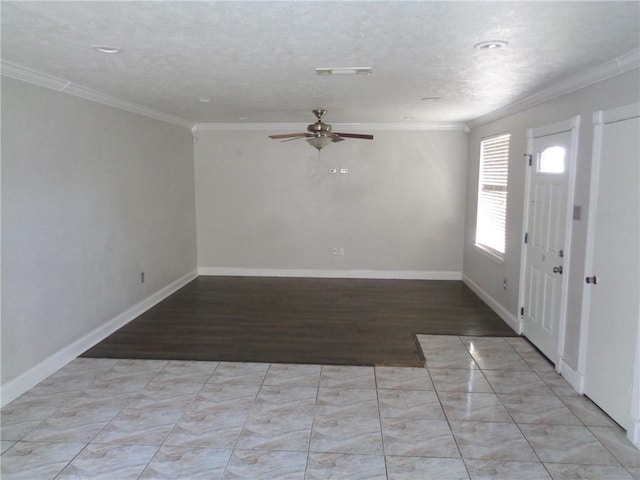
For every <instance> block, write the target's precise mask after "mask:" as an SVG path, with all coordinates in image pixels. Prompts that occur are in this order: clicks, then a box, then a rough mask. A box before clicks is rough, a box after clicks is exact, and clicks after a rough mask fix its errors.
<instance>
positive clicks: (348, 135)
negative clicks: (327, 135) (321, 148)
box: [333, 132, 373, 140]
mask: <svg viewBox="0 0 640 480" xmlns="http://www.w3.org/2000/svg"><path fill="white" fill-rule="evenodd" d="M333 134H334V135H338V136H339V137H344V138H362V139H364V140H373V135H366V134H363V133H338V132H333Z"/></svg>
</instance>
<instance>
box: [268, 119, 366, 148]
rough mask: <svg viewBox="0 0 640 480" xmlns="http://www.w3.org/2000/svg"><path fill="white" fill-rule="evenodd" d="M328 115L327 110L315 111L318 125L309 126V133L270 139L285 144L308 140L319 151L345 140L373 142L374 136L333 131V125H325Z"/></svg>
mask: <svg viewBox="0 0 640 480" xmlns="http://www.w3.org/2000/svg"><path fill="white" fill-rule="evenodd" d="M326 113H327V111H326V110H319V109H318V110H313V114H314V115H315V116H316V118H317V119H318V120H317V121H316V123H312V124H310V125H307V131H306V132H302V133H282V134H280V135H269V138H273V139H280V138H286V140H282V141H283V142H289V141H291V140H297V139H299V138H306V139H307V142H309V144H310V145H311V146H312V147H314V148H317V149H318V150H322V149H323V148H324V147H326V146H327V145H328V144H329V143H331V142H334V143H335V142H341V141H343V140H344V139H345V138H362V139H364V140H373V135H365V134H361V133H338V132H332V131H331V125H329V124H328V123H324V122H323V121H322V117H324V115H325V114H326Z"/></svg>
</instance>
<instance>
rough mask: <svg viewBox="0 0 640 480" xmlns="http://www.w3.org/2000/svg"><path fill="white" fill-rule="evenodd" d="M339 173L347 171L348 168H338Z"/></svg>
mask: <svg viewBox="0 0 640 480" xmlns="http://www.w3.org/2000/svg"><path fill="white" fill-rule="evenodd" d="M340 173H349V169H348V168H341V169H340Z"/></svg>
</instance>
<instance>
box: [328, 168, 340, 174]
mask: <svg viewBox="0 0 640 480" xmlns="http://www.w3.org/2000/svg"><path fill="white" fill-rule="evenodd" d="M329 173H338V169H337V168H330V169H329Z"/></svg>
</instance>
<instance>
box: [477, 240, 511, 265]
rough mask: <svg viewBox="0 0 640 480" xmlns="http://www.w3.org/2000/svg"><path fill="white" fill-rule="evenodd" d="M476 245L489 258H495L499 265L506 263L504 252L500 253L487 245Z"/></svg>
mask: <svg viewBox="0 0 640 480" xmlns="http://www.w3.org/2000/svg"><path fill="white" fill-rule="evenodd" d="M474 247H476V248H477V249H478V250H479V251H480V252H481V253H482V254H483V255H484V256H485V257H487V258H489V259H490V260H493V261H494V262H495V263H497V264H499V265H503V264H504V254H503V253H499V252H497V251H495V250H494V249H492V248H489V247H485V246H484V245H480V244H478V243H476V244H475V245H474Z"/></svg>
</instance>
